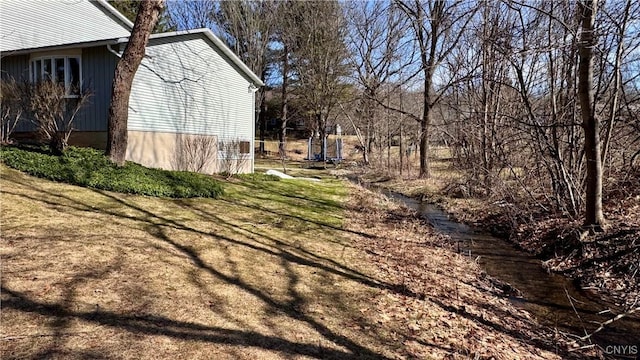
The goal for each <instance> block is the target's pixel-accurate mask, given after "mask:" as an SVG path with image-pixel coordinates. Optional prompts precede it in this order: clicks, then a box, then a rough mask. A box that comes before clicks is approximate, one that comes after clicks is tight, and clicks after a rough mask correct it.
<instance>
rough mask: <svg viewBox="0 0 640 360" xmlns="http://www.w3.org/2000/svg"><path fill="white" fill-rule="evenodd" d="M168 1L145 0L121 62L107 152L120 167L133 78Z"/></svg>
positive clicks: (115, 82)
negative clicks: (165, 2)
mask: <svg viewBox="0 0 640 360" xmlns="http://www.w3.org/2000/svg"><path fill="white" fill-rule="evenodd" d="M163 7H164V0H144V1H141V2H140V4H139V7H138V13H137V15H136V21H135V23H134V26H133V31H132V32H131V36H130V37H129V42H128V43H127V46H126V48H125V49H124V52H123V54H122V58H121V59H120V61H118V65H117V66H116V71H115V75H114V80H113V87H112V92H111V105H110V106H109V125H108V135H107V150H106V154H107V156H109V158H110V159H111V161H113V162H114V163H116V164H118V165H119V166H122V165H124V162H125V156H126V151H127V143H128V133H127V120H128V118H129V95H130V94H131V84H132V82H133V78H134V76H135V74H136V71H137V70H138V67H139V66H140V63H141V62H142V58H143V57H144V54H145V48H146V46H147V42H148V41H149V36H150V35H151V31H152V29H153V28H154V26H155V24H156V23H157V21H158V16H159V14H160V11H161V10H162V9H163Z"/></svg>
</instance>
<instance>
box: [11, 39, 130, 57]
mask: <svg viewBox="0 0 640 360" xmlns="http://www.w3.org/2000/svg"><path fill="white" fill-rule="evenodd" d="M120 40H122V39H118V38H116V39H104V40H96V41H86V42H79V43H70V44H62V45H54V46H44V47H38V48H30V49H20V50H8V51H3V52H2V56H10V55H24V54H30V53H33V52H41V51H55V50H66V49H76V48H83V49H84V48H90V47H96V46H102V45H115V44H118V43H120V42H121V41H120Z"/></svg>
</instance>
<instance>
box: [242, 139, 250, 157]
mask: <svg viewBox="0 0 640 360" xmlns="http://www.w3.org/2000/svg"><path fill="white" fill-rule="evenodd" d="M250 152H251V143H250V142H249V141H240V154H243V155H244V154H249V153H250Z"/></svg>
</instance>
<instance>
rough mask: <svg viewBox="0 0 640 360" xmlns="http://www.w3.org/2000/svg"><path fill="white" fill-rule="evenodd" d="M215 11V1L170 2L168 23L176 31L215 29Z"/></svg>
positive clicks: (168, 5)
mask: <svg viewBox="0 0 640 360" xmlns="http://www.w3.org/2000/svg"><path fill="white" fill-rule="evenodd" d="M215 11H216V1H215V0H189V1H168V2H167V14H168V19H167V22H168V24H169V26H170V27H172V28H175V29H176V30H191V29H201V28H209V29H213V28H214V27H215V20H214V17H213V14H214V13H215Z"/></svg>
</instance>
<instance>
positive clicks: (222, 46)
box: [121, 28, 265, 86]
mask: <svg viewBox="0 0 640 360" xmlns="http://www.w3.org/2000/svg"><path fill="white" fill-rule="evenodd" d="M192 34H202V35H204V36H205V37H206V38H207V39H209V41H211V42H212V43H213V44H214V45H215V46H216V47H217V48H218V49H220V50H222V52H223V53H224V54H225V55H227V56H228V57H229V59H231V61H232V62H233V63H234V64H235V65H236V66H238V67H239V68H240V70H242V71H243V72H244V73H245V74H246V75H247V76H248V77H249V78H250V79H251V80H252V81H253V82H254V85H255V86H265V84H264V82H263V81H262V80H260V78H259V77H258V75H256V74H255V73H254V72H253V71H252V70H251V69H250V68H249V67H248V66H247V65H246V64H245V63H244V62H243V61H242V60H241V59H240V58H239V57H238V55H236V54H235V53H234V52H233V51H231V49H229V47H228V46H227V45H225V44H224V42H223V41H222V40H220V39H219V38H218V37H217V36H215V35H214V34H213V32H211V30H210V29H207V28H200V29H192V30H180V31H171V32H166V33H158V34H151V37H150V38H149V39H150V40H152V39H162V38H169V37H174V36H183V35H192ZM122 40H125V41H127V40H128V39H126V38H125V39H121V41H122Z"/></svg>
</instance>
